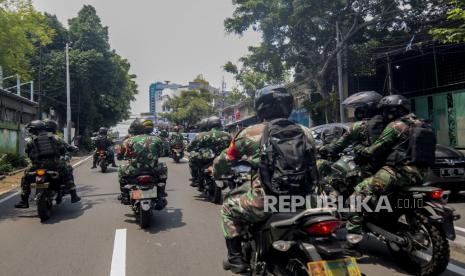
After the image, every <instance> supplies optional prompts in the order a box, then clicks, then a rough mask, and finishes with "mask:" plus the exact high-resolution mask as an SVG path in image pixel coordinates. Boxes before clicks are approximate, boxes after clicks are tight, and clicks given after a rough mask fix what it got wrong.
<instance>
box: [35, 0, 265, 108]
mask: <svg viewBox="0 0 465 276" xmlns="http://www.w3.org/2000/svg"><path fill="white" fill-rule="evenodd" d="M33 4H34V6H35V8H36V9H37V10H39V11H42V12H48V13H51V14H55V15H56V16H57V17H58V19H59V20H60V21H61V22H62V23H63V24H65V26H67V22H68V19H70V18H72V17H75V16H76V15H77V13H78V11H79V10H80V9H81V7H82V6H83V5H86V4H87V5H92V6H94V7H95V8H96V10H97V14H98V15H99V16H100V18H101V20H102V23H103V25H106V26H108V28H109V34H110V45H111V46H112V48H114V49H115V50H116V52H117V53H118V54H120V55H121V56H123V57H124V58H126V59H128V60H129V62H130V63H131V67H132V69H131V73H134V74H136V75H137V84H138V85H139V94H138V95H137V96H136V98H137V100H136V101H135V102H133V103H132V105H131V111H132V113H133V114H139V113H141V112H148V111H149V102H148V97H149V96H148V91H149V86H150V84H151V83H153V82H156V81H171V82H175V83H179V84H186V83H187V82H189V81H192V80H193V79H194V78H195V77H196V76H197V75H199V74H202V75H203V76H204V78H205V79H206V80H208V81H209V82H210V83H211V85H213V86H215V87H220V86H221V80H222V78H223V77H224V78H225V81H226V85H227V88H231V87H232V86H233V85H235V82H234V80H233V77H232V76H231V75H230V74H228V73H226V72H224V71H223V70H222V68H221V67H222V65H224V64H225V63H226V62H227V61H233V62H236V61H237V60H238V59H239V58H240V57H241V56H243V55H245V54H246V53H247V47H248V46H253V45H258V43H259V40H260V35H259V34H258V33H256V32H252V31H250V32H248V33H246V34H245V35H244V36H237V35H233V34H226V32H225V31H224V25H223V21H224V19H225V18H227V17H230V16H231V15H232V13H233V10H234V7H233V5H232V0H132V1H127V0H33Z"/></svg>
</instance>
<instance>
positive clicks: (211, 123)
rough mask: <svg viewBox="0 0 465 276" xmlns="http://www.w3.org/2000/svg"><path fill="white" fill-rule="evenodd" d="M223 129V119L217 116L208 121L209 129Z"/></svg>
mask: <svg viewBox="0 0 465 276" xmlns="http://www.w3.org/2000/svg"><path fill="white" fill-rule="evenodd" d="M216 127H221V119H220V118H218V117H217V116H211V117H209V118H208V119H207V129H208V130H210V129H212V128H216Z"/></svg>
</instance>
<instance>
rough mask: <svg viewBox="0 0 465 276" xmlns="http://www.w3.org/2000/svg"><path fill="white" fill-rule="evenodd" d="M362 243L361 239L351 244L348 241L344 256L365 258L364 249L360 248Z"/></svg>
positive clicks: (345, 245)
mask: <svg viewBox="0 0 465 276" xmlns="http://www.w3.org/2000/svg"><path fill="white" fill-rule="evenodd" d="M354 236H355V235H354ZM357 236H358V235H357ZM357 239H358V238H357ZM360 241H361V238H360V239H359V240H358V241H357V242H351V241H350V240H348V241H347V242H346V243H345V244H344V255H345V256H348V257H354V258H361V257H362V256H363V252H362V247H361V246H360Z"/></svg>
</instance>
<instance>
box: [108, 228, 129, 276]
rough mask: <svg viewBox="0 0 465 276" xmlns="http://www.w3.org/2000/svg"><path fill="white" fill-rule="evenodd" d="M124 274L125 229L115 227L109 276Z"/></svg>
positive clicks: (121, 275) (122, 275)
mask: <svg viewBox="0 0 465 276" xmlns="http://www.w3.org/2000/svg"><path fill="white" fill-rule="evenodd" d="M125 275H126V229H116V232H115V243H114V245H113V256H112V258H111V271H110V276H125Z"/></svg>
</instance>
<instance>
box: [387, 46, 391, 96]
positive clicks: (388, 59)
mask: <svg viewBox="0 0 465 276" xmlns="http://www.w3.org/2000/svg"><path fill="white" fill-rule="evenodd" d="M386 57H387V73H388V92H389V95H392V67H391V58H390V57H389V54H386Z"/></svg>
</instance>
